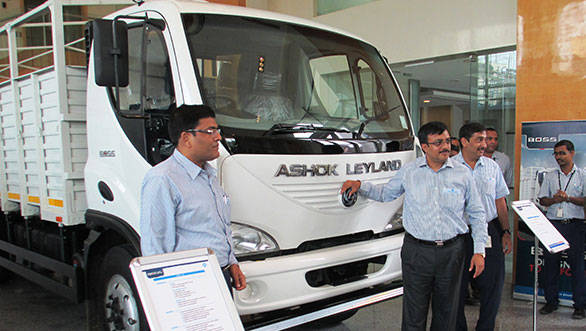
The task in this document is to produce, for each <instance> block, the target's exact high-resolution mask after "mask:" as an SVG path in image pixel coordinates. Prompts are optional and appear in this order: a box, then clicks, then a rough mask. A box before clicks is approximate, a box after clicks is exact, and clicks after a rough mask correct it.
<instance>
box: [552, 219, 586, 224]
mask: <svg viewBox="0 0 586 331" xmlns="http://www.w3.org/2000/svg"><path fill="white" fill-rule="evenodd" d="M550 221H552V222H558V223H560V224H571V223H574V222H584V220H583V219H581V218H566V219H563V220H551V219H550Z"/></svg>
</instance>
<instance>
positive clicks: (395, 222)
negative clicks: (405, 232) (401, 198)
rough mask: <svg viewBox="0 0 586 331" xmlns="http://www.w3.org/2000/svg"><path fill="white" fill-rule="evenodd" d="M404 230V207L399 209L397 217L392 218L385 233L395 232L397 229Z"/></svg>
mask: <svg viewBox="0 0 586 331" xmlns="http://www.w3.org/2000/svg"><path fill="white" fill-rule="evenodd" d="M402 228H403V207H402V206H401V208H399V210H397V212H396V213H395V215H393V217H391V220H390V221H389V223H387V225H386V226H385V229H384V230H383V231H395V230H397V229H402Z"/></svg>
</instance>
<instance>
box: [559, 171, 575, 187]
mask: <svg viewBox="0 0 586 331" xmlns="http://www.w3.org/2000/svg"><path fill="white" fill-rule="evenodd" d="M575 172H576V170H574V171H572V173H571V174H570V178H569V179H568V182H567V183H566V188H565V189H564V192H566V190H567V189H568V186H569V185H570V181H571V180H572V177H573V176H574V173H575ZM558 184H559V185H560V190H561V189H562V180H561V179H560V173H559V171H558Z"/></svg>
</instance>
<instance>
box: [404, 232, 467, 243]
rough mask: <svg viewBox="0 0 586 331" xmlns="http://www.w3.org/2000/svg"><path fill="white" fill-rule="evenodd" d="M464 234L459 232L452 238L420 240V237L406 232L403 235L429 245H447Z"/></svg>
mask: <svg viewBox="0 0 586 331" xmlns="http://www.w3.org/2000/svg"><path fill="white" fill-rule="evenodd" d="M465 235H466V234H459V235H457V236H455V237H454V238H451V239H448V240H422V239H418V238H415V237H413V236H412V235H411V234H409V233H408V232H405V236H407V237H408V238H410V239H413V240H415V241H416V242H418V243H420V244H424V245H429V246H448V245H450V244H452V243H454V242H456V241H457V240H458V239H460V238H461V237H464V236H465Z"/></svg>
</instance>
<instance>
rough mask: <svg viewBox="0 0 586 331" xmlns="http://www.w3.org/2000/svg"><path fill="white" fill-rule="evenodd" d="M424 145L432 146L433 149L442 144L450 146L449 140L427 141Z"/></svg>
mask: <svg viewBox="0 0 586 331" xmlns="http://www.w3.org/2000/svg"><path fill="white" fill-rule="evenodd" d="M425 144H427V145H434V146H435V147H440V146H442V145H443V144H447V145H449V144H450V139H438V140H436V141H434V142H429V141H428V142H426V143H425Z"/></svg>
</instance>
